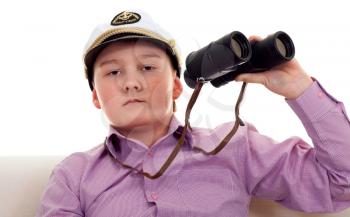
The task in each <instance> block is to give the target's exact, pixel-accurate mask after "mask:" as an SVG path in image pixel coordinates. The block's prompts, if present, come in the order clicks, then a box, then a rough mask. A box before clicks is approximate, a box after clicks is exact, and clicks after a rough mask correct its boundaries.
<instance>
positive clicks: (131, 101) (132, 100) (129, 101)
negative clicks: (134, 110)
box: [123, 99, 145, 106]
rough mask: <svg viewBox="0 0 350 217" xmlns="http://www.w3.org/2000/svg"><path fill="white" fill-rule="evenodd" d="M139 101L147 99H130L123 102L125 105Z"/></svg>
mask: <svg viewBox="0 0 350 217" xmlns="http://www.w3.org/2000/svg"><path fill="white" fill-rule="evenodd" d="M139 102H145V101H144V100H141V99H129V100H127V101H126V102H125V103H124V104H123V106H125V105H128V104H132V103H139Z"/></svg>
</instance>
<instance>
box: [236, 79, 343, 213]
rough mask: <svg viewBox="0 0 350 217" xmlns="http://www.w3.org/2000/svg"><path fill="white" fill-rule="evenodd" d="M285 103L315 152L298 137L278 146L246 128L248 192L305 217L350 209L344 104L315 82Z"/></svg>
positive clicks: (245, 149) (243, 151) (244, 156)
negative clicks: (303, 130) (297, 211)
mask: <svg viewBox="0 0 350 217" xmlns="http://www.w3.org/2000/svg"><path fill="white" fill-rule="evenodd" d="M287 103H288V104H289V105H290V107H291V108H292V109H293V111H294V112H295V113H296V115H297V116H298V117H299V118H300V120H301V122H302V124H303V125H304V127H305V129H306V131H307V133H308V135H309V136H310V138H311V139H312V142H313V144H314V148H313V147H311V146H310V145H308V144H307V143H306V142H304V141H303V140H302V139H300V138H298V137H292V138H289V139H287V140H285V141H283V142H275V141H273V140H272V139H271V138H269V137H267V136H264V135H261V134H259V133H258V131H257V130H256V129H255V128H254V127H253V126H251V125H248V127H247V131H246V134H247V135H246V143H247V145H246V146H245V147H244V148H243V150H241V152H242V153H241V154H242V155H241V157H242V162H243V173H244V179H245V180H244V182H245V183H246V187H247V191H248V192H249V193H250V194H251V195H254V196H256V197H258V198H265V199H271V200H275V201H277V202H279V203H281V204H283V205H284V206H286V207H289V208H292V209H296V210H301V211H305V212H335V211H340V210H343V209H345V208H346V207H350V124H349V119H348V118H347V115H346V112H345V109H344V106H343V104H342V103H341V102H339V101H337V100H336V99H335V98H333V97H332V96H330V95H329V94H328V93H327V92H326V91H325V90H324V89H323V88H322V86H321V85H320V84H319V83H318V82H317V81H314V83H313V84H312V85H311V86H310V87H309V88H308V89H307V90H306V91H305V92H304V93H303V94H302V95H301V96H299V97H298V98H297V99H295V100H287ZM286 128H288V126H286Z"/></svg>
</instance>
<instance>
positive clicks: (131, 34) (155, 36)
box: [83, 11, 181, 90]
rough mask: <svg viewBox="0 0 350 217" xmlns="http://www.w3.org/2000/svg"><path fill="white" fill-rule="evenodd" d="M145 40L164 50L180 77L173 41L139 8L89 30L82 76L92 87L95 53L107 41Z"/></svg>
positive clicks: (98, 51) (100, 49)
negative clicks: (89, 34) (83, 75)
mask: <svg viewBox="0 0 350 217" xmlns="http://www.w3.org/2000/svg"><path fill="white" fill-rule="evenodd" d="M131 39H134V40H147V41H149V42H151V43H153V44H156V45H157V46H159V47H161V48H163V49H165V51H166V53H167V55H168V56H169V58H170V61H171V63H172V66H173V68H174V69H175V70H176V71H177V73H176V74H177V76H178V77H180V72H181V60H180V54H179V49H178V47H177V45H176V43H175V40H174V39H173V38H172V37H171V36H170V34H169V33H167V32H166V31H165V30H163V29H162V28H161V27H160V26H159V25H157V24H156V23H155V22H154V21H153V20H152V18H151V17H150V16H149V15H148V14H146V13H145V12H143V11H136V12H135V11H134V12H131V11H123V12H121V13H119V14H117V15H116V16H115V17H114V18H113V19H112V21H111V22H110V23H105V24H101V25H98V26H97V27H96V28H95V29H94V30H93V32H92V33H91V36H90V39H89V40H88V42H87V44H86V47H85V52H84V57H83V58H84V65H85V76H86V78H87V79H88V82H89V86H90V89H91V90H93V88H94V87H93V67H94V63H95V60H96V58H97V56H98V54H99V53H100V52H101V51H102V50H103V49H104V48H105V47H106V46H108V45H109V44H111V43H114V42H117V41H121V40H131Z"/></svg>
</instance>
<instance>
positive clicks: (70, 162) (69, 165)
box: [53, 143, 106, 177]
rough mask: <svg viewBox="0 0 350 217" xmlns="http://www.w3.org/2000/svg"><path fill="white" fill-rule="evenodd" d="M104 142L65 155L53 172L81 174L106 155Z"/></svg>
mask: <svg viewBox="0 0 350 217" xmlns="http://www.w3.org/2000/svg"><path fill="white" fill-rule="evenodd" d="M105 154H106V152H105V149H104V144H103V143H102V144H99V145H97V146H95V147H93V148H91V149H89V150H87V151H83V152H74V153H72V154H70V155H68V156H67V157H65V158H64V159H63V160H62V161H61V162H59V163H58V164H57V165H56V166H55V168H54V170H53V172H58V171H60V172H63V173H64V174H65V175H72V176H75V177H77V176H79V174H80V175H82V173H83V172H84V171H85V170H86V168H87V167H88V166H89V165H91V164H93V163H94V162H95V161H96V160H98V159H100V157H101V156H102V155H105Z"/></svg>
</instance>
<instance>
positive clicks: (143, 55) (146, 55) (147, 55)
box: [140, 53, 161, 58]
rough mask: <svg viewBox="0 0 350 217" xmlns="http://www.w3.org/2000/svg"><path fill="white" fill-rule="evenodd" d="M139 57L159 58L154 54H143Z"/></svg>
mask: <svg viewBox="0 0 350 217" xmlns="http://www.w3.org/2000/svg"><path fill="white" fill-rule="evenodd" d="M140 56H141V57H144V58H154V57H156V58H161V57H160V55H158V54H156V53H145V54H141V55H140Z"/></svg>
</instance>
